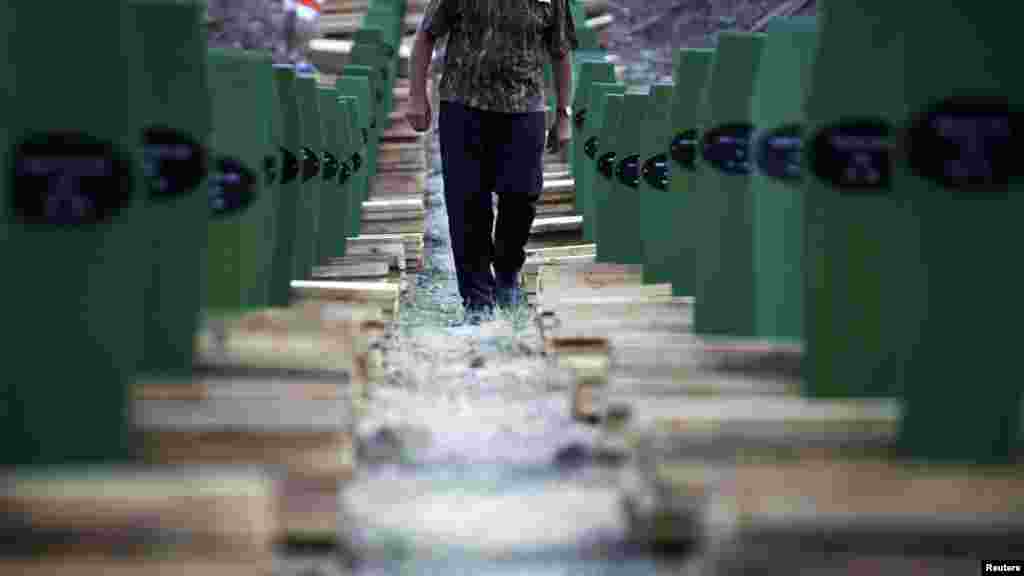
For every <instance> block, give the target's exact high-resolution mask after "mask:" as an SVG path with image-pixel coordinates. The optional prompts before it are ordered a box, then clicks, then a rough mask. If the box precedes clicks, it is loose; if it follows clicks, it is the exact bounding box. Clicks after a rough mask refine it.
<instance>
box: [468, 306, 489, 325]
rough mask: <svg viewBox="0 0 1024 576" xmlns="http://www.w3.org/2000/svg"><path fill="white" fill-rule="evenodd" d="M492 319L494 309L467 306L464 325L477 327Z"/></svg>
mask: <svg viewBox="0 0 1024 576" xmlns="http://www.w3.org/2000/svg"><path fill="white" fill-rule="evenodd" d="M493 319H494V309H493V308H492V307H490V306H468V307H466V316H465V320H464V324H468V325H470V326H479V325H480V324H481V323H483V322H487V321H489V320H493Z"/></svg>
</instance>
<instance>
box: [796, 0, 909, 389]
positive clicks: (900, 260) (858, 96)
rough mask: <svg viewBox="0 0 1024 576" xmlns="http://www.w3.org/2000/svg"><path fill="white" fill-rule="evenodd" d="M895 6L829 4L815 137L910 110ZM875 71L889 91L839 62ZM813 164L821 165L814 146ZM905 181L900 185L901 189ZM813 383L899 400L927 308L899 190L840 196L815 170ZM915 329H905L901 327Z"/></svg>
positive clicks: (809, 207)
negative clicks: (866, 85) (918, 321)
mask: <svg viewBox="0 0 1024 576" xmlns="http://www.w3.org/2000/svg"><path fill="white" fill-rule="evenodd" d="M890 14H892V11H891V10H890V8H889V3H886V2H880V1H874V2H866V3H860V4H858V5H857V6H856V7H854V6H846V5H843V4H826V5H823V6H822V9H821V10H820V11H819V12H818V18H819V26H820V27H819V33H820V35H819V37H818V49H817V55H816V58H815V62H814V65H813V71H812V73H811V77H812V84H811V91H810V93H809V95H808V100H807V138H810V139H813V138H814V137H815V135H816V134H818V133H819V131H821V130H822V129H823V128H826V127H830V126H833V125H835V124H836V123H837V122H839V121H840V120H841V119H844V118H873V119H878V120H882V121H884V122H886V123H888V124H890V125H892V126H901V125H902V124H903V123H904V121H905V119H906V115H907V114H906V113H907V112H908V111H909V108H908V107H907V104H906V86H907V84H906V83H907V77H906V69H905V64H904V58H905V47H906V44H907V43H908V40H907V37H906V30H905V29H904V28H903V25H904V22H902V21H901V20H900V19H898V18H891V17H882V16H885V15H890ZM837 66H838V67H847V68H849V67H850V66H856V67H857V68H858V69H862V70H870V75H871V78H872V83H873V85H875V86H884V87H885V89H884V90H862V89H860V88H856V89H855V88H854V87H855V86H862V84H861V83H860V82H857V81H855V80H853V79H852V78H849V77H848V75H847V74H843V73H840V72H839V70H838V69H837V68H836V67H837ZM808 148H809V149H808V151H807V152H808V156H807V158H808V161H809V162H811V161H813V154H810V152H812V150H811V149H810V147H808ZM896 185H897V183H896V182H893V189H897V188H896ZM804 214H805V219H806V226H807V228H806V229H805V231H804V234H805V240H804V244H805V256H806V259H805V261H804V265H805V268H806V270H805V275H806V282H807V284H806V292H805V299H806V304H805V309H806V316H805V322H806V326H805V337H806V339H807V357H806V362H805V368H806V378H805V379H806V385H807V393H808V394H810V395H812V396H823V397H832V396H838V397H844V396H852V397H857V396H861V397H863V396H900V395H902V393H903V383H904V380H905V378H906V374H905V370H904V367H905V366H906V365H907V363H908V362H909V361H910V360H911V356H912V354H911V353H910V351H909V350H907V349H906V347H905V346H901V345H900V343H901V342H907V341H915V340H916V339H917V338H918V337H919V335H918V334H916V331H917V330H916V328H914V327H913V325H912V322H900V323H894V322H887V321H886V320H884V319H889V318H898V317H900V316H905V315H909V317H911V318H919V317H920V314H921V309H922V307H923V306H924V305H925V303H924V302H922V301H921V296H922V294H916V293H915V292H916V291H917V286H916V284H918V282H912V280H916V279H919V278H922V277H923V275H924V274H925V272H924V270H922V265H921V264H920V259H919V258H920V253H919V250H918V248H917V244H918V239H919V237H920V232H919V219H918V218H917V217H916V216H915V215H914V211H913V209H912V207H911V206H910V205H908V204H906V203H904V202H901V201H899V200H897V199H896V198H894V196H893V194H892V192H891V191H885V190H882V191H881V193H874V194H871V193H868V194H865V193H860V194H850V195H841V194H840V193H839V190H837V189H836V188H834V187H832V186H831V185H828V184H826V183H825V182H824V181H822V180H821V179H819V178H818V177H816V176H814V175H813V174H810V173H809V174H808V182H807V187H806V191H805V206H804ZM904 329H907V330H908V331H906V332H905V333H901V332H903V331H904Z"/></svg>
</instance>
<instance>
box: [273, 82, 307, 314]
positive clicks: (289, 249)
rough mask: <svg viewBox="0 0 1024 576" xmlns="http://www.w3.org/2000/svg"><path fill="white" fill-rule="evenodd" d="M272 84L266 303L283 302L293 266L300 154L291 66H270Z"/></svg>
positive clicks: (287, 298)
mask: <svg viewBox="0 0 1024 576" xmlns="http://www.w3.org/2000/svg"><path fill="white" fill-rule="evenodd" d="M274 84H275V88H276V94H277V99H278V107H277V109H278V112H279V118H280V126H281V128H280V166H279V169H278V199H277V234H276V239H277V241H276V242H275V243H274V255H273V259H274V260H273V265H272V266H271V281H270V282H271V287H270V305H271V306H287V305H288V303H289V301H290V296H291V281H292V280H293V278H292V276H293V273H294V270H295V236H296V233H297V232H296V225H297V224H298V222H297V219H298V209H299V200H300V197H301V194H302V181H301V179H300V171H301V167H300V164H299V159H300V158H301V157H302V152H301V148H302V146H301V145H300V142H301V141H302V117H301V115H300V114H299V104H298V101H297V100H296V96H295V68H294V67H292V66H287V65H276V66H274Z"/></svg>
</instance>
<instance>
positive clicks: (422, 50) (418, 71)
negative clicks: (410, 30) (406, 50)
mask: <svg viewBox="0 0 1024 576" xmlns="http://www.w3.org/2000/svg"><path fill="white" fill-rule="evenodd" d="M433 56H434V38H433V37H432V36H431V35H430V33H429V32H426V31H423V30H420V31H419V32H417V33H416V40H415V42H414V43H413V47H412V59H411V60H410V61H409V96H410V97H411V98H415V99H421V98H425V97H426V94H427V70H428V69H429V68H430V59H431V58H433Z"/></svg>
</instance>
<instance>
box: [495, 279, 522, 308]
mask: <svg viewBox="0 0 1024 576" xmlns="http://www.w3.org/2000/svg"><path fill="white" fill-rule="evenodd" d="M496 280H497V283H496V284H495V287H494V300H495V302H496V303H497V304H498V307H499V308H501V309H503V310H509V309H511V308H515V307H516V306H518V305H519V304H520V293H519V281H518V279H516V278H515V277H514V276H513V277H512V278H511V279H509V278H498V279H496Z"/></svg>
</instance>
